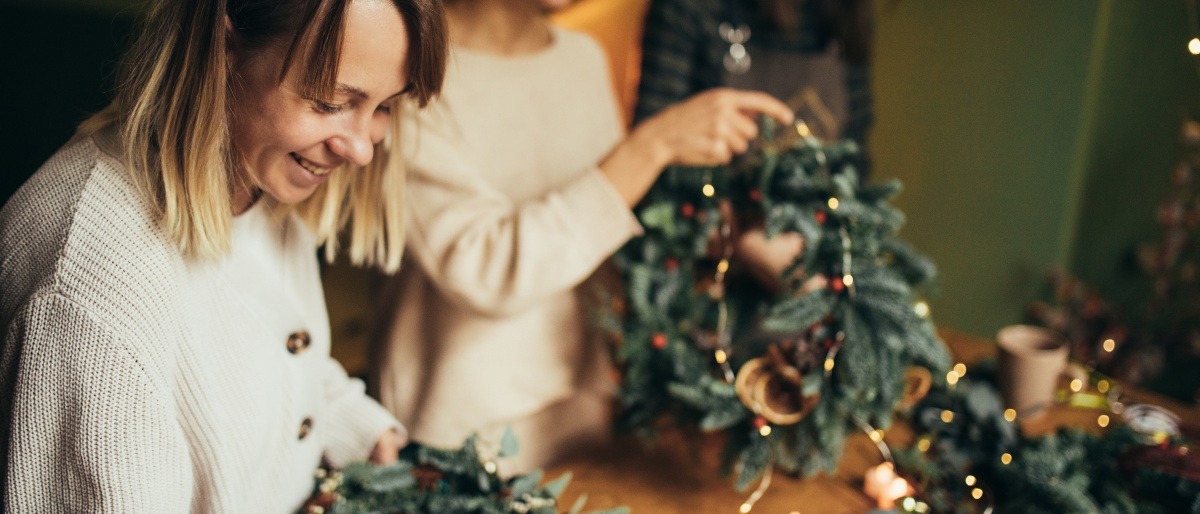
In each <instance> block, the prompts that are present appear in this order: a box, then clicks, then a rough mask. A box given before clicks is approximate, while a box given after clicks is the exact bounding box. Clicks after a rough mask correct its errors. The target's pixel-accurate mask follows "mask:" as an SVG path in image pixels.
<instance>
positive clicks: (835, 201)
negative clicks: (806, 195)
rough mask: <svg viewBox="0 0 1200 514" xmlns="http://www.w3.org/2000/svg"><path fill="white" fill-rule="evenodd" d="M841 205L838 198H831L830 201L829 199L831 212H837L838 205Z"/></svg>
mask: <svg viewBox="0 0 1200 514" xmlns="http://www.w3.org/2000/svg"><path fill="white" fill-rule="evenodd" d="M840 204H841V202H839V201H838V199H837V198H830V199H829V209H830V210H834V211H836V210H837V208H838V205H840Z"/></svg>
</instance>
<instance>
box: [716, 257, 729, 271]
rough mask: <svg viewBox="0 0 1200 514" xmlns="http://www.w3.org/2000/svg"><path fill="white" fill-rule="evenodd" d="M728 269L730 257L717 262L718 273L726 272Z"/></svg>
mask: <svg viewBox="0 0 1200 514" xmlns="http://www.w3.org/2000/svg"><path fill="white" fill-rule="evenodd" d="M727 271H729V259H721V262H718V263H717V273H725V272H727Z"/></svg>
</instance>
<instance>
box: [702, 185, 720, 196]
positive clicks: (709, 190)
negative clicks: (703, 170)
mask: <svg viewBox="0 0 1200 514" xmlns="http://www.w3.org/2000/svg"><path fill="white" fill-rule="evenodd" d="M701 191H703V192H704V196H707V197H712V196H713V195H715V194H717V188H715V187H713V185H712V184H704V188H703V189H702V190H701Z"/></svg>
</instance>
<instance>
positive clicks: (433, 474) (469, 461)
mask: <svg viewBox="0 0 1200 514" xmlns="http://www.w3.org/2000/svg"><path fill="white" fill-rule="evenodd" d="M476 442H477V440H476V438H475V437H474V436H472V437H470V438H468V439H467V441H466V443H465V444H464V445H463V447H462V448H460V449H457V450H448V449H438V448H431V447H428V446H423V445H420V444H415V443H414V444H409V445H408V446H407V447H405V448H404V449H403V450H401V451H400V460H398V461H397V462H396V463H395V464H392V465H388V466H375V465H372V464H370V463H367V462H359V463H354V464H351V465H349V466H346V468H345V469H342V470H340V471H326V470H322V471H319V472H318V475H317V478H316V486H315V489H314V494H313V497H312V498H311V499H310V500H309V502H308V503H306V505H305V507H304V508H303V509H301V513H302V514H317V513H332V514H368V513H372V514H375V513H389V514H391V513H394V514H424V513H430V514H433V513H438V514H441V513H450V512H453V513H456V514H513V513H521V514H524V513H531V514H557V513H558V512H559V510H558V497H559V495H560V494H562V491H563V489H565V488H566V487H567V483H568V482H569V481H570V480H571V476H570V474H565V475H563V476H561V477H559V478H558V479H556V480H554V481H553V482H550V483H548V484H546V485H540V484H541V481H542V472H541V471H535V472H533V473H530V474H527V475H522V476H518V477H513V478H507V479H506V478H501V477H500V476H499V475H498V474H497V473H496V464H495V462H494V461H492V460H489V459H485V458H482V457H481V455H480V454H479V451H478V450H477V449H476ZM515 453H516V440H515V438H513V436H512V433H511V432H508V433H506V434H505V437H504V440H503V442H502V444H501V449H500V452H499V455H498V456H499V457H506V456H509V455H512V454H515ZM585 500H586V497H581V498H580V499H579V501H577V502H576V504H575V505H574V507H572V509H571V510H570V512H571V513H572V514H576V513H578V512H580V511H581V510H582V509H583V504H584V501H585ZM627 512H628V509H625V508H619V509H613V510H608V511H604V512H598V513H595V514H617V513H627Z"/></svg>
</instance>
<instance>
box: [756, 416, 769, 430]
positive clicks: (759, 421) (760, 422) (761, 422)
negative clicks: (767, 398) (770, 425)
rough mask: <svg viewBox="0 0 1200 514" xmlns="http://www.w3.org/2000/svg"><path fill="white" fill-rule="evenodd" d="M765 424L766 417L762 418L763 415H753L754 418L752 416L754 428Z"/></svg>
mask: <svg viewBox="0 0 1200 514" xmlns="http://www.w3.org/2000/svg"><path fill="white" fill-rule="evenodd" d="M765 426H767V419H766V418H764V417H762V416H758V417H755V418H754V428H756V429H759V428H762V427H765Z"/></svg>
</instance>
